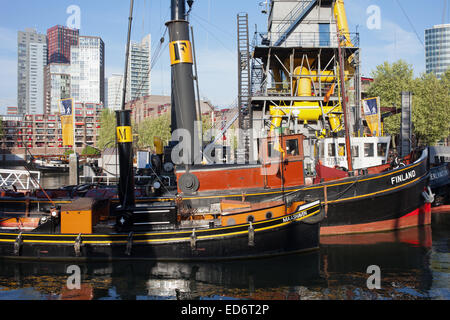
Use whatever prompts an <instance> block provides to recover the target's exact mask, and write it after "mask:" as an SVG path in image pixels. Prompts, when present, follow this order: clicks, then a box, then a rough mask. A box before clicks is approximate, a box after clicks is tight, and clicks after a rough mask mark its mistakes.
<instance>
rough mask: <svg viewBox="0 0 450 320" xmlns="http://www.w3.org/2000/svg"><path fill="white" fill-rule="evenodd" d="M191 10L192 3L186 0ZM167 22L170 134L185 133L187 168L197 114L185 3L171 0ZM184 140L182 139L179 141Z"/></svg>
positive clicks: (193, 154)
mask: <svg viewBox="0 0 450 320" xmlns="http://www.w3.org/2000/svg"><path fill="white" fill-rule="evenodd" d="M188 4H189V6H190V7H191V6H192V4H193V1H188ZM171 12H172V15H171V21H169V22H167V23H166V25H167V27H168V28H169V37H170V44H169V50H170V62H171V67H172V124H171V130H172V133H173V132H174V131H175V130H177V129H183V130H184V132H182V134H184V133H189V135H190V141H189V142H188V143H186V142H185V141H183V143H184V144H185V146H186V147H188V148H189V149H188V150H185V149H184V150H183V152H184V151H187V152H188V154H187V155H186V154H183V158H184V160H185V161H186V163H184V164H185V165H186V166H187V168H188V167H189V165H191V164H193V163H194V160H195V152H194V151H195V146H196V145H197V146H198V143H197V139H198V135H197V132H196V130H195V121H196V120H197V112H196V107H195V90H194V76H193V70H192V67H193V62H194V61H193V54H192V45H191V41H190V39H189V22H188V21H187V20H186V0H171ZM183 140H184V138H183Z"/></svg>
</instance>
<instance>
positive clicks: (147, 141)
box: [136, 113, 171, 148]
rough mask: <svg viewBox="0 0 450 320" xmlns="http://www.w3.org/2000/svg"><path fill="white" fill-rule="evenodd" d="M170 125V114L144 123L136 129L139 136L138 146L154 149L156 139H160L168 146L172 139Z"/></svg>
mask: <svg viewBox="0 0 450 320" xmlns="http://www.w3.org/2000/svg"><path fill="white" fill-rule="evenodd" d="M170 123H171V119H170V113H166V114H163V115H162V116H160V117H157V118H148V119H145V120H144V121H142V122H141V123H140V124H139V125H138V126H137V129H136V132H137V135H138V141H137V146H138V147H139V148H153V147H154V145H153V138H154V137H160V138H161V139H162V141H163V142H164V143H166V144H167V143H168V142H169V141H170V139H171V133H170Z"/></svg>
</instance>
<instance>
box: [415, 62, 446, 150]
mask: <svg viewBox="0 0 450 320" xmlns="http://www.w3.org/2000/svg"><path fill="white" fill-rule="evenodd" d="M413 93H414V96H413V112H412V121H413V123H414V133H415V135H416V137H417V139H418V143H420V144H424V145H434V144H436V142H438V141H439V140H441V139H444V138H446V137H448V136H449V135H450V108H449V107H448V105H449V98H450V70H447V72H446V73H445V74H444V75H443V76H442V78H441V80H439V79H438V78H437V77H436V76H435V75H434V73H429V74H424V75H422V76H421V77H420V78H418V79H416V80H415V81H414V89H413Z"/></svg>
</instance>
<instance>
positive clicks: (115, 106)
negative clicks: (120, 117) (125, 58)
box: [106, 74, 123, 110]
mask: <svg viewBox="0 0 450 320" xmlns="http://www.w3.org/2000/svg"><path fill="white" fill-rule="evenodd" d="M106 82H107V84H106V91H107V94H106V101H107V103H106V106H107V108H109V109H111V110H120V109H121V108H122V99H123V75H121V74H113V75H112V76H111V77H109V78H108V79H107V80H106Z"/></svg>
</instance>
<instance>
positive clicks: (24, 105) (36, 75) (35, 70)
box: [17, 29, 47, 115]
mask: <svg viewBox="0 0 450 320" xmlns="http://www.w3.org/2000/svg"><path fill="white" fill-rule="evenodd" d="M17 47H18V48H17V49H18V50H17V52H18V55H17V106H18V112H19V114H22V115H23V114H25V113H27V114H38V113H43V110H44V67H45V66H46V65H47V38H46V36H45V35H43V34H39V33H37V31H36V30H34V29H25V31H19V32H18V34H17Z"/></svg>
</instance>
